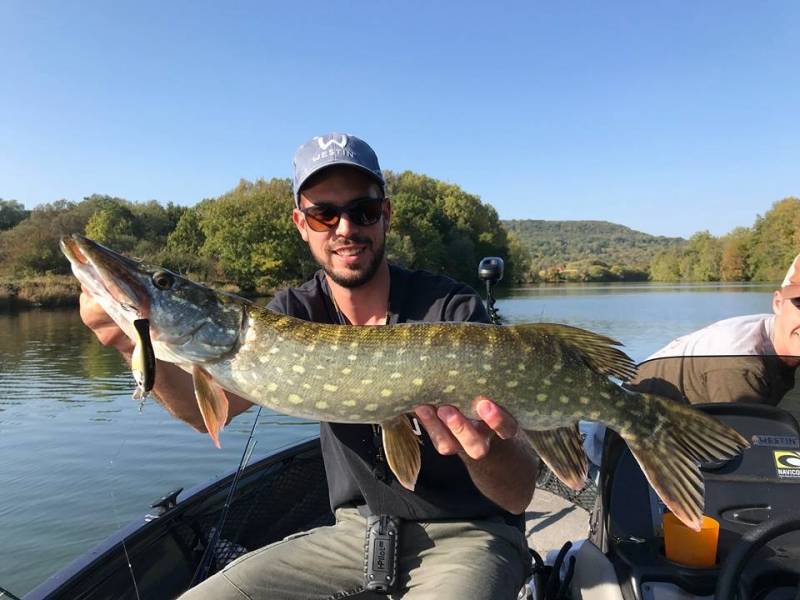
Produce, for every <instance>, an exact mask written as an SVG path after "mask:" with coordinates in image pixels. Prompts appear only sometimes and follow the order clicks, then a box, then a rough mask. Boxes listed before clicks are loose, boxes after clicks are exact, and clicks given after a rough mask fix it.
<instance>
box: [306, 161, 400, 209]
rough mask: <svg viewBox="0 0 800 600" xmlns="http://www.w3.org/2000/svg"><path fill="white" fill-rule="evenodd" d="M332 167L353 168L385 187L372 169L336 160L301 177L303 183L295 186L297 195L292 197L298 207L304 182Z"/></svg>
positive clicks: (383, 182) (381, 178)
mask: <svg viewBox="0 0 800 600" xmlns="http://www.w3.org/2000/svg"><path fill="white" fill-rule="evenodd" d="M332 167H353V168H354V169H358V170H359V171H361V172H363V173H366V174H367V175H370V176H371V177H372V178H373V179H374V180H375V181H377V182H378V183H379V184H380V185H381V188H383V187H385V186H386V182H385V181H384V179H383V176H381V177H378V176H377V175H376V174H375V171H373V170H372V169H368V168H367V167H365V166H363V165H360V164H358V163H355V162H350V161H349V160H337V161H336V162H334V163H328V164H325V165H320V166H318V167H317V168H316V169H314V170H313V171H309V173H308V174H307V175H306V176H305V177H303V181H302V182H300V185H298V186H297V193H296V194H295V197H294V201H295V204H298V205H299V204H300V194H301V193H302V191H303V186H304V185H305V184H306V182H307V181H308V180H309V179H310V178H311V177H312V176H314V175H316V174H317V173H319V172H320V171H324V170H325V169H330V168H332Z"/></svg>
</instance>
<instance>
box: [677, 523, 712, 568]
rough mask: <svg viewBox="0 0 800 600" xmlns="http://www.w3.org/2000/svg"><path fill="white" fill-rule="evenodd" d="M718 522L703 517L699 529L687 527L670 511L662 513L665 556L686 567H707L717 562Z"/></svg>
mask: <svg viewBox="0 0 800 600" xmlns="http://www.w3.org/2000/svg"><path fill="white" fill-rule="evenodd" d="M718 539H719V523H718V522H717V521H715V520H714V519H712V518H711V517H703V524H702V525H701V526H700V531H695V530H693V529H689V528H688V527H687V526H686V525H684V524H683V523H681V522H680V521H679V520H678V518H677V517H676V516H675V515H673V514H672V513H664V547H665V551H666V555H667V558H668V559H670V560H671V561H674V562H676V563H680V564H682V565H686V566H687V567H699V568H708V567H713V566H714V565H715V564H717V540H718Z"/></svg>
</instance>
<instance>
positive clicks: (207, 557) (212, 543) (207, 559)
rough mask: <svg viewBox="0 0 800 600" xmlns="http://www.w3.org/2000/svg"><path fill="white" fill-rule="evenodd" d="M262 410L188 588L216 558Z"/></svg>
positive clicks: (206, 570)
mask: <svg viewBox="0 0 800 600" xmlns="http://www.w3.org/2000/svg"><path fill="white" fill-rule="evenodd" d="M262 408H263V407H261V406H259V407H258V412H256V417H255V419H253V426H252V427H251V428H250V435H249V436H248V437H247V442H246V443H245V445H244V450H243V451H242V457H241V459H240V460H239V468H237V469H236V473H235V474H234V476H233V480H232V481H231V487H230V488H228V495H227V497H226V498H225V506H223V508H222V512H221V513H220V516H219V520H218V521H217V524H216V527H213V528H212V530H211V535H210V536H209V539H208V542H207V543H206V547H205V549H204V550H203V556H202V557H200V563H199V564H198V565H197V569H196V570H195V572H194V575H193V576H192V581H191V582H190V584H189V587H193V586H195V585H197V584H198V583H200V582H201V581H204V580H205V579H206V577H208V572H209V570H210V569H211V561H212V560H213V559H216V558H217V557H216V546H217V543H218V542H219V540H220V536H221V535H222V528H223V527H224V526H225V520H226V519H227V518H228V510H229V509H230V507H231V503H232V502H233V496H234V494H235V493H236V488H237V487H238V486H239V480H240V479H241V477H242V473H243V472H244V468H245V467H246V466H247V463H249V462H250V456H251V454H252V453H253V449H254V448H255V443H254V442H253V434H255V431H256V425H257V424H258V418H259V417H260V416H261V409H262Z"/></svg>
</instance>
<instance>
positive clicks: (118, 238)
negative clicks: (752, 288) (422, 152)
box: [0, 171, 800, 293]
mask: <svg viewBox="0 0 800 600" xmlns="http://www.w3.org/2000/svg"><path fill="white" fill-rule="evenodd" d="M385 176H386V181H387V194H388V195H389V196H390V197H391V199H392V207H393V223H392V228H391V229H390V231H389V234H388V237H387V255H388V257H389V259H390V260H393V261H395V262H398V263H400V264H403V265H406V266H408V267H409V268H420V269H427V270H430V271H433V272H439V273H446V274H449V275H450V276H452V277H454V278H456V279H460V280H462V281H467V282H470V283H472V284H473V285H475V284H477V283H478V282H477V280H476V265H477V263H478V261H479V260H480V259H481V258H482V257H484V256H502V257H503V258H505V260H506V275H505V279H504V282H505V283H530V282H538V281H640V280H648V279H649V280H653V281H665V282H672V281H779V280H780V279H781V278H782V277H783V274H784V273H785V270H786V268H787V266H788V265H789V263H790V262H791V260H792V259H793V258H794V256H795V255H796V254H797V252H798V251H800V199H798V198H794V197H789V198H784V199H783V200H780V201H778V202H776V203H775V204H773V206H772V207H771V208H770V210H768V211H767V212H766V213H765V214H764V215H763V216H758V217H757V218H756V221H755V223H754V224H753V226H752V227H739V228H736V229H734V230H733V231H731V232H730V233H728V234H726V235H724V236H720V237H715V236H713V235H711V234H710V233H709V232H708V231H700V232H698V233H696V234H694V235H693V236H692V237H691V238H690V239H689V240H684V239H682V238H666V237H661V236H651V235H648V234H645V233H641V232H637V231H633V230H631V229H629V228H627V227H623V226H621V225H616V224H613V223H607V222H601V221H536V220H518V221H501V220H500V219H499V218H498V215H497V212H496V210H495V209H494V208H493V207H492V206H491V205H490V204H488V203H485V202H482V201H481V200H480V198H479V197H478V196H475V195H473V194H469V193H467V192H465V191H464V190H462V189H461V188H460V187H459V186H457V185H455V184H452V183H447V182H444V181H440V180H437V179H434V178H431V177H428V176H426V175H421V174H417V173H412V172H408V171H407V172H404V173H394V172H391V171H387V172H386V173H385ZM293 205H294V204H293V197H292V191H291V183H290V181H289V180H288V179H270V180H264V179H259V180H257V181H253V182H251V181H246V180H242V181H240V182H239V184H238V185H237V186H236V187H235V188H234V189H232V190H230V191H229V192H227V193H225V194H222V195H221V196H219V197H216V198H207V199H204V200H202V201H200V202H199V203H198V204H196V205H195V206H192V207H184V206H178V205H176V204H173V203H170V202H168V203H166V204H162V203H159V202H157V201H155V200H152V201H149V202H131V201H128V200H126V199H123V198H116V197H112V196H105V195H92V196H89V197H86V198H84V199H83V200H82V201H80V202H70V201H67V200H59V201H57V202H52V203H49V204H43V205H41V206H38V207H36V208H34V209H33V210H26V209H25V208H24V206H23V205H22V204H21V203H19V202H17V201H14V200H2V199H0V276H5V277H10V278H14V279H24V278H26V277H33V276H37V275H42V274H66V273H68V272H69V265H68V263H67V261H66V260H65V259H64V257H63V256H62V255H61V253H60V251H59V249H58V238H59V237H60V236H61V235H64V234H70V233H75V232H78V233H83V234H85V235H86V236H88V237H91V238H93V239H96V240H98V241H100V242H101V243H104V244H106V245H108V246H109V247H111V248H114V249H116V250H119V251H120V252H124V253H126V254H129V255H132V256H136V257H139V258H142V259H145V260H147V261H149V262H151V263H153V264H157V265H163V266H165V267H167V268H170V269H172V270H175V271H177V272H180V273H184V274H187V275H189V276H191V277H194V278H197V279H200V280H203V281H207V282H210V283H212V284H214V285H220V286H229V288H230V289H234V290H238V291H242V292H244V293H256V292H266V291H270V290H273V289H276V288H279V287H282V286H285V285H291V284H296V283H298V282H300V281H303V280H305V279H307V278H308V277H310V276H311V274H312V273H313V272H314V271H315V270H316V268H317V266H316V264H315V263H314V261H313V260H312V258H311V256H310V254H309V253H308V249H307V246H306V245H305V244H304V243H303V242H302V240H301V239H300V237H299V236H298V235H297V232H296V230H295V228H294V225H293V224H292V222H291V218H290V213H291V210H292V207H293Z"/></svg>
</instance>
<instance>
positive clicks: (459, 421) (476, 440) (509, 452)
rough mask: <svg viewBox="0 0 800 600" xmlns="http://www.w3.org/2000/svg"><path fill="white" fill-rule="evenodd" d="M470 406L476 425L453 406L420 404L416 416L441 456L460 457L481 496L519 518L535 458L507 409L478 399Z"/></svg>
mask: <svg viewBox="0 0 800 600" xmlns="http://www.w3.org/2000/svg"><path fill="white" fill-rule="evenodd" d="M473 407H474V410H475V412H476V413H477V414H478V416H479V417H480V419H478V420H472V419H468V418H467V417H466V416H464V414H463V413H462V412H461V411H459V410H458V409H456V408H454V407H452V406H440V407H439V408H438V409H434V408H433V407H432V406H428V405H422V406H418V407H417V408H416V410H415V412H416V415H417V418H419V420H420V422H421V423H422V426H423V427H425V430H426V431H427V432H428V436H429V437H430V438H431V441H432V442H433V445H434V447H435V448H436V450H438V451H439V453H441V454H446V455H452V454H457V455H458V456H460V457H461V460H463V461H464V464H465V465H466V467H467V471H468V472H469V475H470V477H471V478H472V482H473V483H474V484H475V487H477V488H478V489H479V490H480V491H481V493H482V494H483V495H484V496H486V497H487V498H488V499H489V500H491V501H492V502H494V503H495V504H497V505H498V506H501V507H502V508H504V509H506V510H507V511H508V512H510V513H513V514H521V513H523V512H524V511H525V509H526V508H527V507H528V504H530V501H531V498H533V490H534V488H535V487H536V474H537V472H538V470H539V458H538V457H537V456H536V453H534V451H533V448H531V445H530V443H529V442H528V439H527V437H526V436H525V434H524V433H523V432H522V431H520V429H519V425H518V424H517V421H516V419H515V418H514V417H512V416H511V415H510V414H509V413H508V412H507V411H506V410H505V409H503V408H501V407H500V406H498V405H497V404H495V403H494V402H492V401H491V400H489V399H488V398H484V397H482V396H478V397H477V398H475V401H474V403H473Z"/></svg>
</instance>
